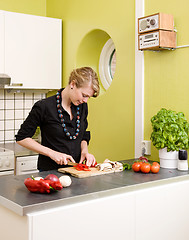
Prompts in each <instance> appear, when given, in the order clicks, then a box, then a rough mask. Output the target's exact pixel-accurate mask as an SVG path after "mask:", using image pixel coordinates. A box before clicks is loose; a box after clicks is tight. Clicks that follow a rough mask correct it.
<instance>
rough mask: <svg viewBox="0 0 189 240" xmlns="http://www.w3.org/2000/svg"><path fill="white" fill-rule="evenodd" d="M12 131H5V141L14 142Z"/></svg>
mask: <svg viewBox="0 0 189 240" xmlns="http://www.w3.org/2000/svg"><path fill="white" fill-rule="evenodd" d="M14 138H15V137H14V130H11V131H6V132H5V141H6V140H7V141H8V140H14Z"/></svg>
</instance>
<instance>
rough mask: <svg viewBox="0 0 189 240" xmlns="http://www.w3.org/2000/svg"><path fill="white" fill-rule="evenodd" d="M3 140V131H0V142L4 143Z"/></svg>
mask: <svg viewBox="0 0 189 240" xmlns="http://www.w3.org/2000/svg"><path fill="white" fill-rule="evenodd" d="M4 138H5V132H4V131H0V142H1V143H2V142H3V141H4Z"/></svg>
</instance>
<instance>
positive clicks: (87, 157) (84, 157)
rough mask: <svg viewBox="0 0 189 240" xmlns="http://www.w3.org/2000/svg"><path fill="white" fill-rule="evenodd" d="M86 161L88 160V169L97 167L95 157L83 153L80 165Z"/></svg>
mask: <svg viewBox="0 0 189 240" xmlns="http://www.w3.org/2000/svg"><path fill="white" fill-rule="evenodd" d="M84 160H86V165H87V166H88V167H90V166H92V165H95V163H96V159H95V157H94V156H93V155H92V154H90V153H81V159H80V162H79V163H82V162H83V161H84Z"/></svg>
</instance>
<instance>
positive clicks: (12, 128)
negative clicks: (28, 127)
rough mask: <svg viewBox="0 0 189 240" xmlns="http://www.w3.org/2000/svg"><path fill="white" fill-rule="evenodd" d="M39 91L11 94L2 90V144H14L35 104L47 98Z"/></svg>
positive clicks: (0, 96)
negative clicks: (21, 126)
mask: <svg viewBox="0 0 189 240" xmlns="http://www.w3.org/2000/svg"><path fill="white" fill-rule="evenodd" d="M45 97H46V94H45V93H39V91H37V92H35V90H34V92H31V91H27V90H26V91H25V92H22V91H21V92H12V91H11V92H10V91H8V90H6V89H0V143H5V142H7V143H8V142H14V141H15V134H16V133H17V132H18V130H19V129H20V125H21V124H22V123H23V121H24V119H25V118H26V117H27V116H28V114H29V112H30V110H31V108H32V106H33V104H34V103H35V102H36V101H38V100H40V99H42V98H45Z"/></svg>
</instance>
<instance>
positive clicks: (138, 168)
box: [132, 162, 140, 172]
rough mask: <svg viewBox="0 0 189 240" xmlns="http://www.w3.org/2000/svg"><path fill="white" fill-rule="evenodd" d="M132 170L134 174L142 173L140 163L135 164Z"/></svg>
mask: <svg viewBox="0 0 189 240" xmlns="http://www.w3.org/2000/svg"><path fill="white" fill-rule="evenodd" d="M132 169H133V171H134V172H139V171H140V163H139V162H135V163H133V165H132Z"/></svg>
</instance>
